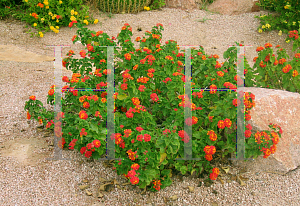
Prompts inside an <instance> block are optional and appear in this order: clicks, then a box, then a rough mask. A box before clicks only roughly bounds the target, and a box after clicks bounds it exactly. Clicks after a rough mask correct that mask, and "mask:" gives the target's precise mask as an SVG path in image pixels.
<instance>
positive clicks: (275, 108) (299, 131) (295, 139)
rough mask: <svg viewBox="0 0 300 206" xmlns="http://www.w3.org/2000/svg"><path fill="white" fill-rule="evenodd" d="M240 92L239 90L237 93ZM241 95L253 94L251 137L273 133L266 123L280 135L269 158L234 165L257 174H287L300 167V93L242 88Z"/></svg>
mask: <svg viewBox="0 0 300 206" xmlns="http://www.w3.org/2000/svg"><path fill="white" fill-rule="evenodd" d="M238 91H239V90H238ZM243 91H244V92H251V93H253V94H254V95H255V100H254V101H255V104H256V105H255V107H253V108H252V109H251V110H250V115H251V120H249V121H246V122H245V123H246V125H247V124H248V123H250V124H251V126H252V130H251V132H252V134H253V133H256V132H257V130H258V131H260V132H261V131H264V130H268V131H273V130H271V129H270V128H269V127H268V125H269V123H272V124H277V125H279V126H280V127H281V129H282V131H283V133H282V134H281V138H279V143H278V144H277V150H276V152H275V153H274V154H271V155H270V156H269V157H268V158H263V155H261V156H259V157H258V158H257V159H255V160H254V161H247V162H240V161H233V163H234V162H235V163H234V164H236V165H240V166H243V167H246V168H248V169H250V170H256V171H273V172H276V171H277V172H278V171H279V172H283V173H287V172H288V171H290V170H293V169H296V168H297V167H298V166H299V165H300V126H299V122H300V104H299V102H300V94H299V93H295V92H288V91H282V90H275V89H265V88H257V87H245V88H243Z"/></svg>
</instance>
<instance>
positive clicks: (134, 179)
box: [130, 177, 140, 185]
mask: <svg viewBox="0 0 300 206" xmlns="http://www.w3.org/2000/svg"><path fill="white" fill-rule="evenodd" d="M139 181H140V179H139V178H138V177H133V178H131V179H130V182H131V184H133V185H136V184H138V183H139Z"/></svg>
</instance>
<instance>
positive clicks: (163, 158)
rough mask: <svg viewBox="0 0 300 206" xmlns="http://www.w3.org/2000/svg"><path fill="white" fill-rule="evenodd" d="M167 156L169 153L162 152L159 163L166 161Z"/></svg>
mask: <svg viewBox="0 0 300 206" xmlns="http://www.w3.org/2000/svg"><path fill="white" fill-rule="evenodd" d="M166 157H167V153H162V154H160V159H159V163H162V161H164V160H165V159H166Z"/></svg>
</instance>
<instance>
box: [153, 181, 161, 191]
mask: <svg viewBox="0 0 300 206" xmlns="http://www.w3.org/2000/svg"><path fill="white" fill-rule="evenodd" d="M153 185H154V186H153V188H154V189H156V190H157V191H159V190H160V186H161V183H160V180H153Z"/></svg>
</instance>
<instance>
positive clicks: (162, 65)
mask: <svg viewBox="0 0 300 206" xmlns="http://www.w3.org/2000/svg"><path fill="white" fill-rule="evenodd" d="M72 26H77V27H78V30H77V35H75V36H73V38H72V41H73V43H75V42H77V41H80V42H81V43H82V44H83V45H86V46H87V51H86V50H81V51H80V52H79V54H80V55H81V58H80V59H75V58H73V55H74V54H75V51H73V50H70V51H69V52H68V54H67V55H68V58H66V59H64V60H63V66H64V67H66V68H67V69H69V70H72V72H73V75H72V78H71V79H69V78H68V77H67V76H64V77H63V78H62V81H63V82H66V85H65V86H64V87H63V88H62V92H63V99H62V112H61V113H59V114H58V116H57V117H55V118H58V119H59V118H62V123H61V124H60V123H58V124H60V125H57V126H61V127H62V132H61V133H60V132H59V131H58V130H55V125H54V124H53V123H54V122H53V119H54V115H53V112H51V111H46V109H45V108H44V107H43V104H42V103H41V102H40V101H39V100H37V99H36V97H35V96H31V97H30V100H29V101H27V102H26V104H25V108H24V109H25V110H27V111H28V113H27V115H28V116H27V118H28V119H31V118H34V119H36V120H38V121H39V122H40V124H43V125H44V126H46V128H47V129H51V130H53V129H54V132H55V134H56V136H58V137H62V138H61V142H60V146H61V147H66V146H69V149H72V150H73V149H76V150H78V151H80V153H81V154H82V155H85V157H87V158H93V159H99V158H100V157H103V156H105V151H106V142H107V139H106V138H111V140H114V141H115V144H116V145H115V146H116V147H115V154H116V156H115V157H116V158H122V160H121V161H115V165H114V168H113V169H115V170H116V171H117V174H118V175H124V176H126V177H127V178H128V179H129V180H128V181H129V182H131V184H134V185H138V186H139V187H140V188H145V187H150V188H149V189H150V190H151V191H157V190H160V189H163V188H165V187H166V186H169V185H171V184H172V181H171V179H170V177H171V175H172V169H175V170H178V171H180V172H181V173H182V174H186V173H187V172H189V173H190V174H193V173H195V172H196V173H197V174H202V173H207V174H209V178H210V179H211V180H216V179H217V177H218V175H219V172H220V170H219V168H217V167H213V166H212V165H211V161H212V160H213V158H214V156H215V155H216V154H217V153H218V154H221V156H222V157H223V158H224V157H227V156H228V155H230V154H231V153H234V152H235V150H236V132H235V131H236V129H237V127H236V119H237V117H236V114H237V107H238V106H239V105H240V104H241V103H242V102H240V100H239V99H237V98H236V97H237V93H236V88H237V87H236V84H239V85H241V84H242V83H243V81H241V79H240V78H239V77H238V76H237V75H236V74H237V73H236V65H237V63H236V61H235V60H236V58H237V50H236V49H234V48H231V49H230V50H228V51H227V55H228V56H230V57H231V58H228V59H229V62H227V63H224V64H221V63H219V62H218V61H217V59H218V55H210V56H208V55H206V54H205V52H204V50H203V47H200V50H198V51H197V50H195V48H193V49H192V50H191V59H192V60H191V61H192V73H193V76H194V75H195V76H196V77H197V78H199V79H200V80H199V81H198V80H196V81H195V82H196V83H194V82H193V83H192V85H193V86H194V87H193V89H195V88H205V86H204V84H206V83H208V82H209V81H211V82H213V81H217V83H216V84H217V85H218V86H217V85H215V84H210V85H209V89H207V91H205V90H204V89H199V91H194V92H192V95H191V97H192V99H191V100H189V99H188V97H187V96H185V93H184V82H185V75H184V64H183V62H184V61H185V54H184V53H181V52H179V51H178V50H179V47H177V43H176V41H173V40H170V41H166V45H164V46H162V45H161V44H160V42H161V38H162V35H161V31H162V30H163V25H162V24H157V25H156V26H154V27H153V29H152V30H151V32H150V31H146V35H147V36H148V38H145V37H144V38H142V39H141V38H140V37H138V38H136V41H137V42H140V49H135V48H134V47H133V43H132V42H131V36H132V28H131V27H130V25H129V24H124V26H123V27H122V31H121V32H120V33H119V34H118V36H117V38H115V37H112V38H109V36H108V35H107V34H106V33H104V32H103V31H98V32H95V31H90V30H88V29H87V28H83V26H82V24H80V23H73V25H72ZM115 40H118V43H119V44H120V46H122V49H121V50H120V51H119V50H117V49H116V48H117V47H114V54H115V57H117V58H119V59H121V60H122V61H118V62H117V63H116V65H115V68H114V73H115V77H114V80H115V87H116V90H117V92H115V93H114V95H113V96H112V97H111V98H114V101H115V109H114V115H115V133H114V134H113V135H112V136H110V137H106V134H107V129H106V119H107V112H108V111H107V105H106V103H107V98H109V97H108V96H107V95H108V94H107V92H106V91H99V90H101V89H104V90H106V88H107V87H106V86H107V75H108V74H110V72H111V71H109V70H107V47H98V46H117V44H116V43H115V42H114V41H115ZM237 45H239V44H237ZM93 67H95V68H96V70H95V71H94V72H92V68H93ZM204 70H206V71H205V72H208V74H217V75H218V77H217V79H214V78H212V79H210V78H209V76H208V74H207V75H205V74H203V71H204ZM204 75H205V76H204ZM203 76H204V77H203ZM202 78H206V80H205V81H204V82H203V81H202ZM195 79H196V78H195ZM231 82H232V83H231ZM221 87H226V88H227V89H228V91H217V88H221ZM79 88H85V89H86V90H85V91H83V90H81V89H79ZM89 88H92V89H94V90H87V89H89ZM54 93H55V86H54V85H52V86H51V88H50V90H49V92H48V100H47V103H48V104H51V105H54ZM238 95H239V96H240V97H243V96H244V95H245V100H244V105H245V112H246V114H245V118H246V121H248V120H250V119H251V116H250V109H251V108H252V107H253V106H255V102H254V99H255V96H254V95H253V94H251V93H246V94H242V93H239V94H238ZM186 107H187V108H188V110H189V109H190V110H191V113H192V114H191V116H192V117H191V118H189V119H184V111H185V109H186ZM184 124H186V125H188V126H192V137H189V136H188V134H187V133H186V132H185V131H184ZM159 125H160V126H159ZM269 126H270V128H271V129H273V130H274V131H271V132H269V131H264V133H260V132H257V133H256V134H251V125H250V124H247V125H246V128H247V130H246V132H245V152H246V156H245V157H246V158H249V157H254V158H256V157H257V156H259V155H260V154H264V158H267V157H268V156H269V155H270V154H274V152H275V151H276V144H278V141H279V138H280V137H281V133H282V130H281V128H280V127H279V126H278V125H273V124H270V125H269ZM230 130H231V133H230ZM191 140H193V142H192V143H193V144H192V148H190V150H189V151H184V144H187V143H189V142H190V141H191ZM191 151H192V153H193V158H201V159H200V160H177V159H176V158H184V152H188V153H190V152H191Z"/></svg>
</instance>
